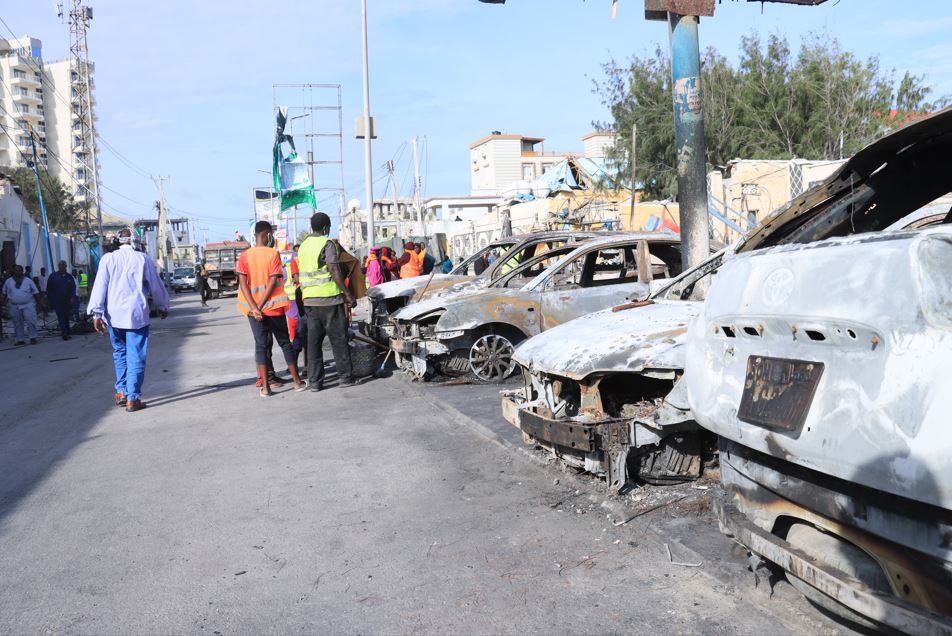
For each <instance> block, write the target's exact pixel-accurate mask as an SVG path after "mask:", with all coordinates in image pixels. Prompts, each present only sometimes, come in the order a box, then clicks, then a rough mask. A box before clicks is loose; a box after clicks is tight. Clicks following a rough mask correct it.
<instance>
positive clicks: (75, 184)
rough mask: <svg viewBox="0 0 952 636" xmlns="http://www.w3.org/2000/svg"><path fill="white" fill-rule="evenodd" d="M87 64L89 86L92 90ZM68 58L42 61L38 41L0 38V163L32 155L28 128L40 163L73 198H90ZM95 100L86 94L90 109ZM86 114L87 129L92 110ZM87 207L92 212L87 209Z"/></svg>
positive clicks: (88, 141) (88, 140)
mask: <svg viewBox="0 0 952 636" xmlns="http://www.w3.org/2000/svg"><path fill="white" fill-rule="evenodd" d="M93 72H94V66H93V65H92V64H90V65H89V73H90V89H91V90H93V86H94V85H93V83H92V78H91V76H92V73H93ZM78 79H79V74H78V73H76V69H75V65H74V63H73V62H72V61H71V60H68V59H67V60H62V61H58V62H52V63H44V61H43V55H42V43H41V42H40V40H38V39H36V38H32V37H29V36H24V37H22V38H18V39H15V40H3V39H0V80H2V81H0V124H2V125H3V128H4V130H6V131H7V133H9V135H10V137H13V139H12V140H11V139H10V137H7V135H2V136H0V166H9V167H21V166H25V165H26V158H28V157H31V156H32V149H31V148H30V132H29V131H30V129H31V127H32V130H33V131H34V133H35V134H36V138H37V156H38V158H39V163H40V165H41V166H43V167H44V168H46V169H47V170H48V171H49V173H50V175H52V176H53V177H55V178H57V179H59V180H60V181H61V182H62V183H63V184H64V185H66V187H67V188H69V189H70V191H71V192H72V193H73V196H74V198H75V199H76V201H77V202H79V203H84V202H86V201H87V199H89V198H90V188H92V187H93V184H92V170H91V169H90V167H91V162H92V153H93V149H92V146H93V144H94V143H95V142H94V140H93V139H92V136H91V135H86V136H85V137H84V136H83V135H82V134H81V132H82V130H83V126H82V125H81V122H80V117H81V116H82V115H81V113H83V112H84V110H85V109H83V108H81V105H80V104H79V103H78V102H79V100H78V99H77V93H76V91H75V89H74V87H73V84H74V82H76V81H78ZM95 105H96V101H95V99H92V106H93V111H95ZM85 117H86V118H87V122H86V123H87V126H86V129H87V130H88V129H89V128H90V127H91V126H92V124H93V122H94V121H95V115H93V116H92V120H91V121H90V117H89V115H88V114H86V115H85ZM93 212H95V211H94V210H93Z"/></svg>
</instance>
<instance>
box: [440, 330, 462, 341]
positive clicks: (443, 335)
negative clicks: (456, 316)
mask: <svg viewBox="0 0 952 636" xmlns="http://www.w3.org/2000/svg"><path fill="white" fill-rule="evenodd" d="M465 333H466V331H464V330H463V329H457V330H455V331H437V332H436V337H437V338H438V339H439V340H451V339H453V338H459V337H460V336H462V335H463V334H465Z"/></svg>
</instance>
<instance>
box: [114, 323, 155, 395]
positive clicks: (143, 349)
mask: <svg viewBox="0 0 952 636" xmlns="http://www.w3.org/2000/svg"><path fill="white" fill-rule="evenodd" d="M109 339H110V340H112V360H113V362H115V364H116V393H124V394H125V396H126V399H127V400H138V399H139V398H140V397H142V381H143V380H144V379H145V356H146V353H147V352H148V350H149V326H148V325H146V326H145V327H141V328H139V329H118V328H116V327H109Z"/></svg>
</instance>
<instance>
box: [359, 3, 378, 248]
mask: <svg viewBox="0 0 952 636" xmlns="http://www.w3.org/2000/svg"><path fill="white" fill-rule="evenodd" d="M360 14H361V19H362V21H363V31H362V35H363V38H362V39H363V48H364V189H365V193H364V197H365V199H366V201H365V202H364V206H365V209H366V210H367V246H368V247H373V245H374V243H376V241H377V232H376V228H375V227H374V168H373V164H372V162H371V154H370V141H371V137H373V134H372V132H371V130H370V64H369V62H368V57H367V0H361V3H360Z"/></svg>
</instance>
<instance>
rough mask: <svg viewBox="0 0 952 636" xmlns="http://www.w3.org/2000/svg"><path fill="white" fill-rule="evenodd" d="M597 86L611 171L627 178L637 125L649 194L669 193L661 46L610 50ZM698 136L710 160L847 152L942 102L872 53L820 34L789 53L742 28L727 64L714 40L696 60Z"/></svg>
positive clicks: (669, 133)
mask: <svg viewBox="0 0 952 636" xmlns="http://www.w3.org/2000/svg"><path fill="white" fill-rule="evenodd" d="M602 71H603V77H602V79H600V80H596V81H595V83H594V89H593V90H594V92H595V93H596V94H597V95H599V96H600V97H601V99H602V102H603V103H604V104H605V105H606V106H607V107H608V109H609V112H610V113H611V119H610V120H609V121H605V122H595V126H596V128H597V129H599V130H615V131H618V133H619V134H620V142H619V144H618V145H617V146H616V148H615V149H614V150H613V151H612V153H611V156H610V157H609V159H610V164H611V166H612V167H613V169H614V171H615V175H614V177H615V178H616V179H618V180H620V181H621V182H623V183H628V181H629V176H628V175H630V173H631V157H630V154H631V152H630V149H631V132H632V127H633V126H637V130H638V133H637V134H638V139H637V168H638V181H639V182H642V183H644V186H645V190H646V191H647V193H648V194H649V195H650V196H654V197H667V196H673V195H674V194H675V193H676V191H677V174H676V172H675V169H674V164H675V153H674V119H673V107H672V96H671V74H670V73H671V71H670V62H669V58H668V55H667V53H666V52H665V51H664V50H662V49H661V48H657V49H655V50H654V52H653V53H651V54H648V55H645V56H641V57H635V58H633V59H632V60H631V61H630V62H629V63H628V64H627V65H621V64H619V63H617V62H616V61H615V60H612V61H610V62H608V63H607V64H604V65H603V66H602ZM701 85H702V91H703V97H704V137H705V141H706V144H707V156H706V160H707V163H708V165H709V166H711V167H717V166H723V165H726V163H727V162H728V161H730V160H731V159H734V158H746V159H768V158H769V159H790V158H794V157H800V158H804V159H836V158H839V157H840V156H844V157H845V156H849V155H851V154H852V153H854V152H856V151H857V150H859V149H860V148H862V147H863V146H865V145H866V144H868V143H870V142H871V141H873V140H875V139H876V138H878V137H880V136H882V135H883V134H885V133H886V132H888V131H889V130H891V129H892V128H895V127H897V126H900V125H902V124H904V123H906V122H907V121H908V117H909V116H910V115H918V114H921V113H924V112H928V111H931V110H934V109H936V108H938V107H940V106H942V105H943V104H944V103H945V102H946V101H947V100H945V99H940V100H938V101H935V102H930V101H927V97H928V96H929V94H930V93H931V88H930V87H929V86H927V85H926V84H925V80H924V78H923V77H921V76H916V75H912V74H910V73H908V72H907V73H905V74H904V75H903V76H902V78H901V79H900V80H899V81H898V82H897V81H896V79H895V72H894V71H891V70H890V71H884V70H883V69H881V68H880V64H879V60H878V58H876V57H870V58H867V59H860V58H858V57H857V56H856V55H854V54H853V53H852V52H850V51H844V50H842V49H841V48H840V45H839V43H838V42H837V40H836V39H835V38H833V37H831V36H829V35H826V34H812V35H810V36H808V37H807V38H805V39H804V40H803V42H802V43H801V45H800V49H799V51H797V53H796V54H794V52H793V49H792V48H791V47H790V44H789V42H788V41H787V40H786V38H783V37H781V36H777V35H771V36H770V37H768V38H767V40H766V42H764V41H762V40H761V39H760V37H759V36H750V37H744V38H742V39H741V42H740V59H739V62H738V64H737V65H736V67H735V66H732V65H731V64H730V63H729V62H728V60H727V59H726V58H724V57H723V56H721V55H720V54H718V53H717V51H715V50H714V49H713V48H709V49H708V50H707V51H705V53H704V55H703V57H702V60H701Z"/></svg>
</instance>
